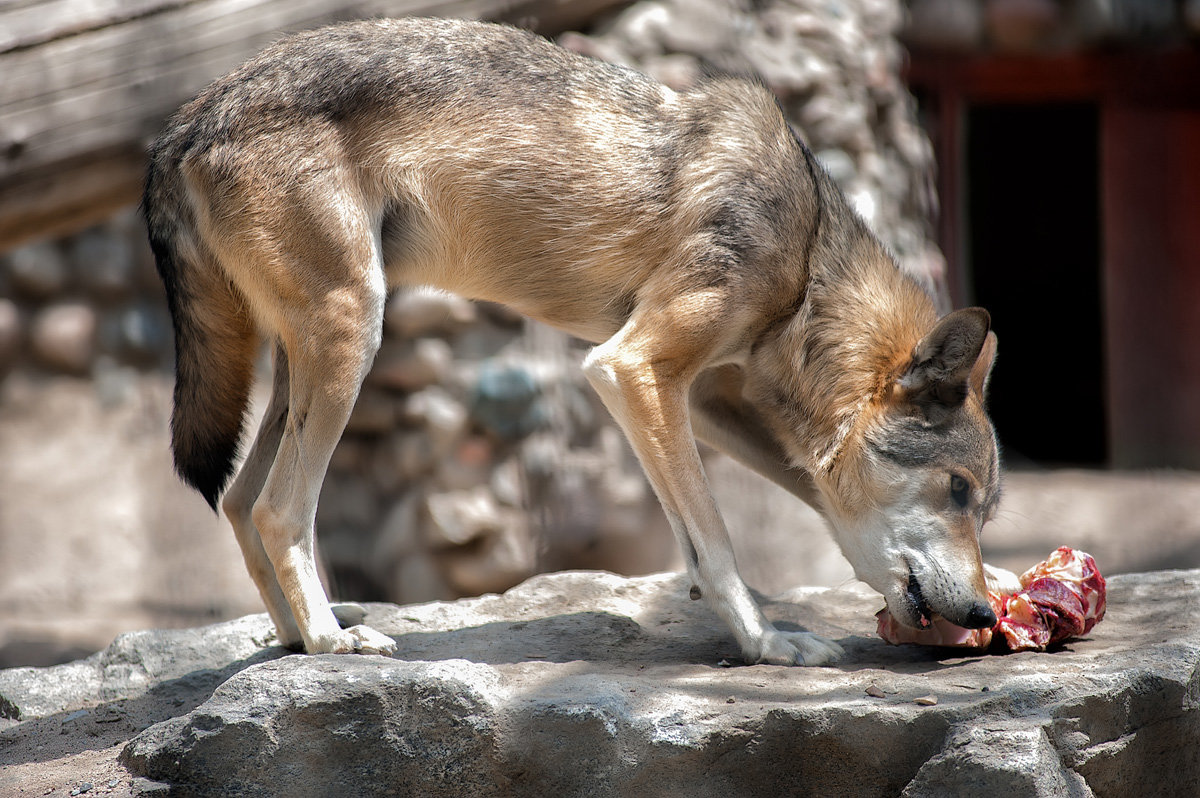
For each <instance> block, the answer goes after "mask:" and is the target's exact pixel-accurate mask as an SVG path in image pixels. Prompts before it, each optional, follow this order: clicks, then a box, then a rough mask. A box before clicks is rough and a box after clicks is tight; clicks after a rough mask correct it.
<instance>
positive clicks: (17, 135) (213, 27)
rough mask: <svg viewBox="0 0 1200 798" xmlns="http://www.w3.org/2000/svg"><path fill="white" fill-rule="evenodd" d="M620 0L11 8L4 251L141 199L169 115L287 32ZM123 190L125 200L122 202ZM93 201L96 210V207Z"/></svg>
mask: <svg viewBox="0 0 1200 798" xmlns="http://www.w3.org/2000/svg"><path fill="white" fill-rule="evenodd" d="M622 4H623V2H622V1H621V0H578V1H577V2H571V1H570V0H357V1H355V0H343V1H342V2H336V1H333V2H331V0H198V1H197V0H193V1H191V2H188V1H187V0H92V1H91V2H89V3H86V4H81V3H78V2H77V0H48V1H43V2H34V1H33V0H15V1H14V2H9V3H6V4H4V5H3V7H2V8H0V74H3V76H4V78H3V80H0V251H3V250H5V249H9V248H11V247H13V246H16V245H18V244H20V243H22V242H24V241H28V240H32V239H36V238H40V237H44V236H46V235H50V234H56V233H61V232H63V230H65V229H73V228H74V227H75V226H76V225H78V224H87V223H91V222H94V221H96V220H97V219H98V218H103V216H104V215H106V214H107V213H108V212H110V210H111V207H110V206H111V204H112V203H113V202H118V201H122V202H124V201H128V200H127V198H129V197H131V196H136V193H137V191H136V189H135V190H133V191H132V192H131V190H130V186H136V185H139V184H140V182H141V179H142V171H143V169H144V164H143V162H142V158H141V157H140V156H139V157H133V155H132V154H133V153H139V154H140V153H142V152H144V150H145V146H146V144H147V143H148V142H149V141H150V139H151V138H152V137H153V136H154V134H155V133H156V132H157V131H158V130H159V129H160V127H161V126H162V124H163V121H164V120H165V119H166V117H167V116H168V115H169V114H170V113H172V112H173V111H174V110H175V109H176V108H177V107H179V105H181V104H182V103H183V102H184V101H185V100H187V98H189V97H190V96H192V95H193V94H195V93H196V92H197V91H199V90H200V89H201V88H202V87H203V86H205V85H206V84H207V83H209V82H210V81H211V80H213V79H214V78H215V77H217V76H219V75H221V74H223V73H225V72H227V71H229V70H230V69H232V68H233V67H235V66H237V65H238V64H239V63H241V62H242V61H244V60H245V59H247V58H249V57H250V56H251V55H253V54H254V53H256V52H258V51H259V50H261V49H262V48H263V47H264V46H265V45H266V44H268V43H269V42H271V41H273V40H274V39H277V38H278V37H279V36H281V35H283V34H284V33H286V32H290V31H296V30H303V29H306V28H313V27H316V26H318V25H322V24H325V23H329V22H334V21H338V20H345V19H353V18H361V17H378V16H405V15H436V16H453V17H469V18H488V19H497V20H505V21H513V22H519V23H524V24H526V25H528V26H530V27H533V28H535V29H537V30H539V31H541V32H543V33H547V34H553V33H558V32H561V31H562V30H565V29H568V28H572V27H577V26H579V25H581V24H584V23H585V22H586V21H587V20H588V19H589V18H591V17H592V16H594V15H596V14H598V13H600V12H602V11H605V10H608V9H611V8H614V7H616V6H619V5H622ZM119 198H126V199H124V200H119ZM89 203H94V204H95V205H96V207H95V209H94V210H93V211H89V209H88V206H89Z"/></svg>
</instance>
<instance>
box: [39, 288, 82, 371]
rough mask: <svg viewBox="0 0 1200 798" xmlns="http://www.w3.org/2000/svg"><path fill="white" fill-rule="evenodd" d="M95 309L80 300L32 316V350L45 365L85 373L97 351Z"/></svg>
mask: <svg viewBox="0 0 1200 798" xmlns="http://www.w3.org/2000/svg"><path fill="white" fill-rule="evenodd" d="M96 327H97V321H96V312H95V311H94V310H92V308H91V307H89V306H88V305H85V304H83V303H79V302H64V303H62V304H58V305H52V306H50V307H48V308H46V309H44V310H42V311H41V312H39V313H38V314H37V315H36V316H34V318H33V324H32V330H31V332H30V339H31V343H32V346H33V352H34V354H35V355H36V356H37V358H38V360H39V361H41V363H42V364H43V365H45V366H48V367H50V368H53V369H56V370H59V371H65V372H68V373H71V374H86V373H87V372H88V371H89V369H90V368H91V365H92V356H93V354H94V353H95V350H96Z"/></svg>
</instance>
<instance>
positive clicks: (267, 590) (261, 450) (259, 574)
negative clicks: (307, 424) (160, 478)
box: [221, 343, 304, 649]
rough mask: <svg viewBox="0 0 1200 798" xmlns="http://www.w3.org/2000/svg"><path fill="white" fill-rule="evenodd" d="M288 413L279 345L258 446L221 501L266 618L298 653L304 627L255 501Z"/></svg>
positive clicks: (280, 638)
mask: <svg viewBox="0 0 1200 798" xmlns="http://www.w3.org/2000/svg"><path fill="white" fill-rule="evenodd" d="M287 413H288V363H287V352H285V351H284V349H283V347H282V346H281V345H279V344H278V343H276V345H275V357H274V375H273V377H272V384H271V399H270V401H269V402H268V404H267V410H266V412H265V413H264V414H263V418H262V421H261V422H260V424H259V428H258V433H257V434H256V436H255V439H254V443H253V444H252V445H251V447H250V451H249V453H248V454H247V455H246V459H245V461H244V462H243V463H242V467H241V469H240V470H239V471H238V474H237V477H236V478H234V480H233V483H232V484H231V485H230V486H229V490H228V491H227V492H226V494H225V496H224V498H223V499H222V500H221V507H222V509H223V510H224V511H225V516H226V517H227V518H228V519H229V523H230V524H231V525H232V526H233V533H234V535H235V536H236V538H237V542H238V546H240V547H241V550H242V559H243V560H245V562H246V570H247V571H249V572H250V578H251V579H253V580H254V585H255V587H257V588H258V592H259V595H260V596H262V600H263V603H264V604H265V605H266V606H267V613H268V614H269V615H270V616H271V621H272V622H273V623H274V624H275V636H276V638H277V639H278V641H279V644H280V645H282V646H286V647H287V648H293V649H299V648H302V647H303V645H304V641H303V640H302V639H301V637H300V628H299V627H298V626H297V625H296V619H295V617H293V615H292V610H291V608H290V607H289V606H288V602H287V598H286V597H285V596H284V595H283V590H282V589H281V588H280V586H279V580H278V579H276V578H275V568H274V566H273V565H272V564H271V560H270V558H269V557H268V556H267V552H266V550H265V549H264V548H263V544H262V538H261V536H260V535H259V532H258V527H256V526H255V525H254V520H253V518H251V510H252V509H253V507H254V502H255V501H256V500H257V499H258V494H259V493H260V492H261V491H262V488H263V484H264V483H265V482H266V481H267V474H268V472H269V471H270V469H271V464H272V463H273V462H275V453H276V452H277V451H278V449H279V440H280V438H282V437H283V429H284V424H285V422H286V421H287Z"/></svg>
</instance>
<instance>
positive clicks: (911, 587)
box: [904, 567, 933, 629]
mask: <svg viewBox="0 0 1200 798" xmlns="http://www.w3.org/2000/svg"><path fill="white" fill-rule="evenodd" d="M904 597H905V598H906V599H908V603H909V605H910V606H911V607H912V609H913V611H914V612H915V613H916V615H917V626H918V628H921V629H925V628H926V627H928V626H929V625H930V624H932V623H933V610H932V609H930V607H929V603H928V602H927V601H926V600H925V594H924V593H922V592H921V583H920V582H918V581H917V575H916V574H914V573H913V571H912V568H911V567H910V568H909V569H908V589H907V590H906V591H905V593H904Z"/></svg>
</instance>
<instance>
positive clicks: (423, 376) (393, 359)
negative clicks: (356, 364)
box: [367, 338, 454, 393]
mask: <svg viewBox="0 0 1200 798" xmlns="http://www.w3.org/2000/svg"><path fill="white" fill-rule="evenodd" d="M453 363H454V352H453V350H452V349H451V348H450V344H448V343H446V342H445V341H443V340H442V339H440V338H422V339H420V340H418V341H415V342H412V343H409V342H406V341H392V340H388V341H387V342H385V343H384V346H383V349H382V350H381V351H380V353H379V357H378V358H377V359H376V361H375V365H374V366H373V367H372V368H371V372H370V374H369V375H368V377H367V384H368V385H377V386H379V387H381V388H387V389H389V390H393V391H400V392H402V393H410V392H412V391H418V390H420V389H422V388H426V387H428V386H430V385H436V384H438V383H443V382H445V381H446V379H447V377H448V376H449V375H450V373H451V369H452V367H453Z"/></svg>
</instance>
